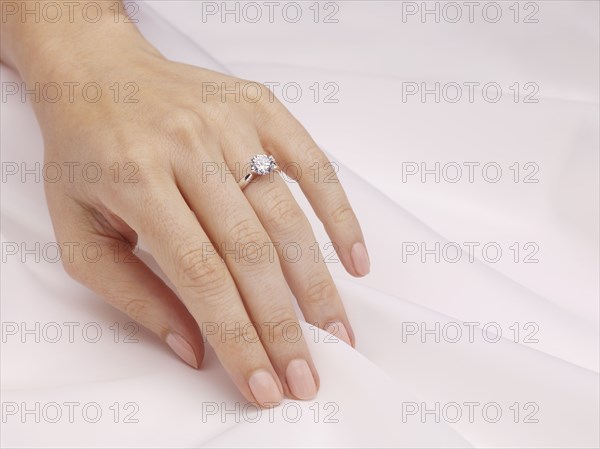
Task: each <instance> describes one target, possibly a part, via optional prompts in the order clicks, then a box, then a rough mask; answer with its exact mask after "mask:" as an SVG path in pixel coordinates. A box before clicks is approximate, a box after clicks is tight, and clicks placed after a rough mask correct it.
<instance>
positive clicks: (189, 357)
mask: <svg viewBox="0 0 600 449" xmlns="http://www.w3.org/2000/svg"><path fill="white" fill-rule="evenodd" d="M165 341H166V342H167V344H168V345H169V347H170V348H171V349H172V350H173V352H174V353H175V354H177V355H178V356H179V357H180V358H181V360H183V361H184V362H185V363H187V364H188V365H190V366H193V367H194V368H196V369H198V360H197V359H196V354H194V349H193V348H192V345H190V344H189V343H188V342H187V341H186V340H185V338H183V337H182V336H181V335H179V334H178V333H177V332H171V333H170V334H169V335H167V338H166V339H165Z"/></svg>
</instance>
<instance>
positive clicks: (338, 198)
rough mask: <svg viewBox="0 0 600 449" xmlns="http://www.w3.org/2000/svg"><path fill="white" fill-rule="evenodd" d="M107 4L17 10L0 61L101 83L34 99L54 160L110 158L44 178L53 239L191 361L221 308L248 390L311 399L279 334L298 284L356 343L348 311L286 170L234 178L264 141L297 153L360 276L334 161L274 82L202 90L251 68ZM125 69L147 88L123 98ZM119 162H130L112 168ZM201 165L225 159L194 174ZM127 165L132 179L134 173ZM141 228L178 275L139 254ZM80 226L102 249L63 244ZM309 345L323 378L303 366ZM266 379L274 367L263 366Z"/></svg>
mask: <svg viewBox="0 0 600 449" xmlns="http://www.w3.org/2000/svg"><path fill="white" fill-rule="evenodd" d="M2 3H5V2H2ZM84 3H85V2H84ZM104 3H106V6H104ZM100 4H103V7H104V8H106V9H104V10H103V14H102V19H101V20H100V21H98V22H97V23H90V22H89V21H84V20H81V14H76V15H75V17H74V21H73V23H69V21H68V16H66V17H63V19H61V20H60V21H59V22H57V23H48V22H45V21H43V20H42V21H41V22H39V23H35V22H34V21H33V20H31V18H29V19H27V18H26V20H22V18H21V16H20V15H19V14H15V15H12V16H9V17H7V20H6V21H5V22H4V23H3V24H2V36H1V37H2V44H1V51H2V53H1V59H2V62H4V63H5V64H8V65H9V66H11V67H13V68H14V69H16V70H17V71H18V72H19V74H20V76H21V77H22V78H23V80H24V82H25V83H26V85H27V86H28V87H29V88H30V86H33V85H34V84H35V83H36V82H38V83H40V84H42V85H43V84H44V83H49V82H57V83H59V84H62V83H64V82H80V83H82V84H83V83H86V82H89V81H94V82H97V83H98V84H100V85H101V86H102V88H103V96H102V98H101V99H100V100H99V101H98V102H95V103H92V102H88V101H83V100H82V99H81V97H76V98H75V99H74V101H73V102H72V103H71V102H68V101H64V100H63V101H58V102H55V103H52V102H48V101H43V100H42V101H36V102H34V103H33V107H34V110H35V113H36V116H37V118H38V122H39V125H40V128H41V130H42V134H43V138H44V146H45V163H57V164H59V165H61V166H65V165H63V164H69V163H71V162H73V161H77V162H79V163H81V165H83V164H85V163H87V162H94V163H95V164H97V165H99V166H100V167H102V170H103V173H104V174H105V175H103V176H102V177H101V179H100V181H98V182H89V181H86V180H85V179H83V178H82V177H81V176H79V177H77V176H76V177H75V180H74V181H70V180H69V179H68V178H67V177H66V176H63V177H61V179H60V180H59V181H58V182H54V183H50V182H46V184H45V188H46V196H47V202H48V207H49V210H50V214H51V217H52V222H53V226H54V230H55V234H56V238H57V241H58V242H59V244H61V245H63V248H64V250H63V254H66V253H69V254H70V257H63V263H64V266H65V269H66V271H67V272H68V273H69V275H71V276H72V277H73V278H74V279H76V280H77V281H79V282H81V283H83V284H84V285H86V286H87V287H89V288H90V289H92V290H94V291H95V292H97V293H98V294H99V295H101V296H102V297H104V298H105V299H106V300H107V301H108V302H109V303H110V304H111V305H113V306H114V307H116V308H118V309H120V310H121V311H123V312H124V313H126V314H127V315H129V316H130V317H131V318H133V319H134V320H136V321H137V322H139V323H140V324H142V325H143V326H145V327H147V328H148V329H150V330H151V331H153V332H154V333H156V335H158V336H159V337H160V338H161V339H162V340H164V341H166V342H167V343H168V344H169V345H170V346H171V347H174V346H173V345H174V343H173V342H174V341H178V342H179V343H176V346H177V345H178V346H177V347H178V348H179V350H178V351H177V350H176V352H178V354H179V355H180V356H181V357H182V358H183V359H184V360H185V361H187V362H188V363H189V364H190V365H192V366H194V367H196V368H197V367H199V365H200V363H201V361H202V358H203V355H204V346H203V336H202V334H201V331H200V330H201V329H208V328H209V327H207V326H208V325H209V324H213V325H214V324H216V325H217V326H218V327H219V331H217V332H212V331H211V332H205V335H204V337H205V339H206V341H208V343H209V344H210V345H211V346H212V347H213V348H214V350H215V352H216V354H217V356H218V358H219V360H220V361H221V363H222V364H223V366H224V367H225V369H226V370H227V372H228V373H229V375H230V376H231V379H232V380H233V382H234V383H235V385H236V386H237V388H239V390H240V392H241V393H242V394H243V395H244V396H245V397H246V398H247V399H248V400H250V401H254V402H257V403H259V404H261V405H266V404H267V403H270V402H275V403H276V402H278V401H279V400H280V399H281V397H282V395H286V396H288V397H292V398H298V399H310V397H312V396H314V394H315V393H316V390H317V389H318V385H319V381H318V374H317V370H316V368H315V366H314V363H313V361H312V359H311V356H310V353H309V351H308V348H307V345H306V342H305V339H304V338H300V339H299V340H298V341H295V339H293V341H292V339H290V338H285V335H284V329H285V328H286V325H288V332H289V326H295V327H297V326H298V324H297V323H298V321H297V318H296V314H295V312H294V309H293V306H292V295H291V294H290V292H291V293H293V295H294V296H295V298H296V299H297V301H298V304H299V306H300V308H301V310H302V313H303V314H304V317H305V319H306V320H307V321H308V322H310V323H316V324H317V325H318V326H319V327H321V328H323V329H326V330H328V331H330V332H332V333H334V334H337V335H338V336H339V337H340V338H342V339H344V340H348V343H350V344H352V345H354V334H353V332H352V328H351V325H350V323H349V321H348V318H347V316H346V313H345V311H344V307H343V305H342V301H341V299H340V296H339V294H338V292H337V289H336V287H335V285H334V283H333V280H332V278H331V275H330V274H329V272H328V270H327V268H326V266H325V264H324V262H323V258H322V257H318V260H315V250H314V248H315V246H314V243H315V242H316V239H315V236H314V234H313V231H312V229H311V227H310V225H309V223H308V220H307V218H306V216H305V215H304V213H303V211H302V210H301V209H300V207H299V206H298V205H297V204H296V202H295V200H294V198H293V197H292V195H291V193H290V191H289V189H288V187H287V184H286V182H285V181H284V180H283V179H282V178H281V177H279V176H278V175H275V176H270V177H266V176H265V177H262V178H260V179H258V180H257V181H256V182H253V183H252V184H251V185H249V186H248V187H247V188H246V189H245V190H244V191H243V192H242V191H241V190H240V188H239V187H238V183H237V181H238V180H239V179H241V178H242V177H243V176H244V174H246V173H247V170H248V166H247V162H248V161H249V160H250V158H251V157H252V156H253V155H255V154H263V153H266V154H271V155H273V156H274V157H275V159H276V160H277V162H278V163H279V165H280V166H282V167H286V165H287V166H288V167H292V168H291V169H290V170H289V171H288V172H287V173H288V175H289V176H291V177H296V178H297V179H296V180H297V181H298V182H299V184H300V187H301V189H302V191H303V193H304V194H305V195H306V197H307V198H308V200H309V201H310V203H311V205H312V207H313V209H314V210H315V212H316V214H317V216H318V217H319V219H320V220H321V221H322V222H323V224H324V226H325V229H326V231H327V232H328V234H329V236H330V238H331V241H332V242H333V243H334V245H335V248H336V249H337V253H338V256H339V258H340V260H341V261H342V263H343V265H344V267H345V268H346V270H347V271H348V272H349V273H350V274H352V275H354V276H362V275H365V274H367V273H368V270H369V263H368V256H367V255H366V250H363V249H362V248H364V240H363V236H362V233H361V229H360V226H359V223H358V221H357V219H356V216H355V214H354V212H353V211H352V208H351V207H350V204H349V202H348V199H347V197H346V195H345V193H344V191H343V189H342V186H341V185H340V183H339V182H338V181H337V177H336V175H335V172H334V171H335V170H334V168H333V167H332V166H331V165H330V164H329V161H328V160H327V158H326V156H325V155H324V154H323V152H322V151H321V150H320V149H319V148H318V146H317V145H316V143H315V142H314V141H313V139H312V138H311V137H310V135H309V134H308V133H307V131H306V130H305V129H304V128H303V127H302V126H301V124H300V123H299V122H298V121H297V120H296V119H295V118H294V117H293V116H292V115H291V114H290V112H289V111H288V110H287V109H286V108H285V107H284V106H283V105H282V104H281V103H280V102H279V101H277V99H275V98H274V97H273V95H272V94H271V92H270V91H268V89H267V88H266V87H264V86H262V85H260V84H258V83H252V87H253V89H252V90H250V89H248V90H246V92H260V93H261V97H260V99H259V100H258V101H254V100H255V99H256V98H255V97H253V98H250V100H251V101H249V100H248V99H247V98H244V96H242V98H240V99H239V101H236V99H235V97H234V96H232V95H227V96H226V97H225V98H222V97H221V95H218V94H215V95H210V96H206V95H204V96H203V93H205V92H204V91H203V88H204V87H203V86H206V85H207V84H206V83H210V84H211V86H215V84H214V83H216V86H222V85H225V86H227V88H228V89H233V88H236V87H237V88H238V89H240V87H243V86H245V85H247V83H250V81H247V80H241V79H238V78H233V77H229V76H226V75H223V74H220V73H216V72H213V71H209V70H205V69H202V68H198V67H193V66H189V65H185V64H180V63H175V62H171V61H169V60H167V59H165V58H164V57H163V56H162V55H161V54H160V53H159V52H158V51H157V50H156V49H155V48H153V47H152V46H151V45H150V44H149V43H148V42H147V41H146V40H145V39H144V38H143V37H142V36H141V34H140V33H139V32H138V31H137V28H136V27H135V26H134V25H133V24H128V23H125V22H126V16H125V13H124V11H123V10H122V9H121V10H120V11H118V15H117V16H115V11H114V3H113V2H100ZM2 6H3V7H4V5H2ZM111 6H112V8H113V9H111V10H109V9H108V8H110V7H111ZM63 16H65V15H64V14H63ZM115 17H116V18H117V19H118V20H117V21H118V23H115V20H114V19H115ZM115 82H119V83H121V84H123V83H126V82H135V84H136V85H137V86H138V87H139V92H138V94H137V95H136V97H137V98H138V99H139V101H138V102H137V103H125V102H123V101H115V99H114V97H113V92H112V91H110V90H109V88H108V87H109V86H111V85H113V84H114V83H115ZM242 91H244V90H242ZM315 163H317V164H319V165H318V166H319V177H318V179H315V176H314V175H313V173H314V169H313V168H311V167H314V164H315ZM114 164H117V166H118V167H120V168H121V170H123V171H122V173H121V175H120V179H118V180H117V182H115V177H114V176H113V175H114V172H112V171H111V169H110V167H111V166H114ZM126 164H130V165H126ZM131 164H133V165H131ZM207 166H210V167H211V173H213V171H214V169H215V167H218V170H219V171H218V173H217V174H212V175H211V176H202V175H200V174H201V173H204V172H203V170H206V167H207ZM132 167H135V169H136V172H135V176H134V179H135V182H125V181H124V178H125V174H126V172H127V173H130V172H131V170H129V169H131V168H132ZM298 167H300V168H301V172H299V170H298ZM225 168H227V170H224V169H225ZM125 169H128V170H125ZM299 173H303V174H302V175H300V176H297V175H298V174H299ZM109 174H110V175H109ZM324 180H327V181H328V182H324ZM331 181H333V182H331ZM138 238H140V239H142V240H143V241H144V243H145V245H146V246H147V247H148V249H149V251H150V252H151V254H152V256H153V257H154V258H155V259H156V261H157V263H158V265H159V266H160V268H161V270H162V271H163V272H164V273H165V274H166V276H167V277H168V279H169V281H170V283H171V284H172V286H173V289H172V288H170V287H169V286H167V284H166V283H165V282H163V281H162V280H161V279H160V278H159V277H158V276H157V275H156V274H155V273H154V272H153V271H152V270H151V269H150V268H149V267H148V266H147V265H146V264H145V263H143V262H142V261H141V260H140V259H138V257H137V256H136V253H135V251H134V248H135V246H136V244H137V241H138ZM73 242H76V243H77V244H78V245H79V246H77V248H82V247H83V246H84V245H86V244H89V243H92V244H93V245H94V246H95V247H96V248H98V247H100V248H101V249H102V251H101V255H100V256H99V260H96V261H94V262H93V263H91V262H90V261H89V260H86V258H85V257H83V256H84V254H83V253H82V251H77V250H75V251H72V250H71V251H69V249H68V248H67V247H68V245H71V248H72V247H73V244H74V243H73ZM269 242H277V243H278V245H277V246H276V247H275V249H273V250H270V251H268V250H262V251H260V250H256V248H269V247H270V248H273V246H269ZM289 243H294V244H295V245H296V244H297V245H299V247H300V248H301V250H302V251H301V254H302V256H301V258H300V260H294V261H293V262H292V261H290V260H289V258H286V257H284V255H283V254H282V253H281V248H282V247H284V246H285V245H286V244H289ZM311 247H312V248H311ZM242 248H243V249H244V252H243V253H242V250H241V249H242ZM257 285H258V286H257ZM248 323H253V326H249V325H248ZM331 323H336V324H333V325H331ZM342 326H343V328H342ZM292 328H293V327H292ZM210 329H213V328H210ZM223 329H227V330H228V332H223V331H222V330H223ZM344 330H345V331H344ZM346 334H347V336H346ZM287 335H289V334H287ZM291 335H292V336H294V332H293V331H292V332H291ZM186 345H187V348H188V351H187V353H186V351H185V348H186ZM182 348H184V349H182ZM298 361H300V362H298ZM301 361H306V362H307V364H308V367H309V369H310V374H311V375H312V378H313V380H314V385H315V388H314V390H313V389H312V387H311V386H310V385H308V386H307V385H300V384H298V382H299V381H298V379H297V378H296V379H294V378H293V376H294V373H293V372H297V371H298V369H297V366H299V364H300V365H301V364H302V363H303V362H301ZM290 370H291V371H290ZM265 372H266V373H269V374H270V375H271V376H272V378H273V379H274V381H275V384H276V386H277V390H278V392H279V394H274V393H273V394H268V393H264V388H263V389H262V391H263V394H261V395H260V396H261V397H257V394H256V392H257V391H260V390H261V386H260V385H259V386H258V387H256V384H252V385H254V387H255V388H252V385H251V383H252V382H251V379H252V375H253V374H255V373H265ZM256 379H258V382H259V384H261V382H262V384H261V385H262V386H263V387H264V385H265V382H266V383H268V380H265V379H266V378H265V376H264V375H263V376H259V377H257V378H255V381H256ZM301 381H302V379H301ZM304 381H306V379H304ZM269 391H270V392H271V393H272V389H271V390H269Z"/></svg>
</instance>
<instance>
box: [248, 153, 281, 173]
mask: <svg viewBox="0 0 600 449" xmlns="http://www.w3.org/2000/svg"><path fill="white" fill-rule="evenodd" d="M276 166H277V164H276V163H275V159H274V158H273V156H267V155H266V154H257V155H256V156H254V157H253V158H252V160H251V161H250V170H252V171H253V172H254V173H256V174H257V175H268V174H269V173H271V172H272V171H273V170H275V167H276Z"/></svg>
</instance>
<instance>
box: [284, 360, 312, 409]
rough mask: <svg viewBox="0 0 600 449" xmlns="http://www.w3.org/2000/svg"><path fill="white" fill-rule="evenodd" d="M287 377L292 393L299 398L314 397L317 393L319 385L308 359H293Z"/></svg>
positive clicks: (286, 373)
mask: <svg viewBox="0 0 600 449" xmlns="http://www.w3.org/2000/svg"><path fill="white" fill-rule="evenodd" d="M285 378H286V380H287V383H288V386H289V387H290V390H291V391H292V394H293V395H294V396H296V397H297V398H298V399H312V398H314V397H315V396H316V395H317V385H316V384H315V379H314V378H313V375H312V372H311V371H310V368H309V366H308V363H307V362H306V360H302V359H297V360H292V361H291V362H290V363H289V365H288V367H287V370H286V372H285Z"/></svg>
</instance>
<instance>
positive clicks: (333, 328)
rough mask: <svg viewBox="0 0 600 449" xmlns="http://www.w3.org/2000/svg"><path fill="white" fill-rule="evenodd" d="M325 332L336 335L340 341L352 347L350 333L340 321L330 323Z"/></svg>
mask: <svg viewBox="0 0 600 449" xmlns="http://www.w3.org/2000/svg"><path fill="white" fill-rule="evenodd" d="M325 330H326V331H327V332H329V333H330V334H331V335H335V336H336V337H337V338H339V339H340V340H343V341H344V342H346V343H348V344H349V345H350V346H352V343H350V336H349V335H348V331H347V330H346V327H345V326H344V325H343V324H342V323H341V322H340V321H334V322H333V323H329V324H328V325H327V326H325Z"/></svg>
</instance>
